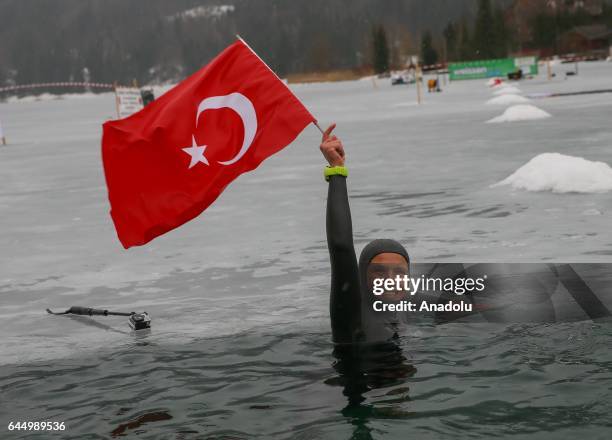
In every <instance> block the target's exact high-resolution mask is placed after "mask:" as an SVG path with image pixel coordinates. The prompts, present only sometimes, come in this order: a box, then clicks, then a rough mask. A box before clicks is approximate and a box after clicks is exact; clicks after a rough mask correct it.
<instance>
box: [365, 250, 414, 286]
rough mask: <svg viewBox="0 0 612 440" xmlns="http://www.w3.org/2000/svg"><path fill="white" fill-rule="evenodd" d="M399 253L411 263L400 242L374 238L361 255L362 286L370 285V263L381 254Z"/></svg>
mask: <svg viewBox="0 0 612 440" xmlns="http://www.w3.org/2000/svg"><path fill="white" fill-rule="evenodd" d="M387 253H388V254H398V255H401V256H402V257H404V258H405V259H406V261H407V262H408V264H409V265H410V256H409V255H408V252H407V251H406V249H405V248H404V246H402V245H401V244H400V243H398V242H397V241H395V240H374V241H373V242H371V243H369V244H368V245H367V246H366V247H365V248H363V251H361V255H360V257H359V282H360V283H361V288H362V289H364V288H366V286H367V285H368V278H367V277H368V265H369V264H370V262H371V261H372V260H373V259H374V258H375V257H376V256H377V255H380V254H387Z"/></svg>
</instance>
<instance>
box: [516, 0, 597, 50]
mask: <svg viewBox="0 0 612 440" xmlns="http://www.w3.org/2000/svg"><path fill="white" fill-rule="evenodd" d="M579 11H584V12H586V13H587V14H589V15H591V16H593V17H599V16H601V15H602V13H603V0H514V1H513V3H512V4H511V5H510V7H509V8H508V9H507V10H506V12H505V21H506V25H507V26H508V28H509V29H512V30H513V31H515V33H516V36H517V43H518V46H519V53H524V54H530V55H533V54H540V55H551V54H549V53H540V52H539V51H535V52H534V50H533V49H534V48H533V46H532V43H533V22H534V20H535V18H536V17H537V16H539V15H549V16H554V15H555V14H558V13H562V12H568V13H576V12H579Z"/></svg>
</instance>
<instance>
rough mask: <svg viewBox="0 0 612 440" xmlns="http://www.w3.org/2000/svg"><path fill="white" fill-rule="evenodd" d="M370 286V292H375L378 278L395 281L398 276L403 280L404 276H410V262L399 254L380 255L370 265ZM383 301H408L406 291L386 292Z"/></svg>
mask: <svg viewBox="0 0 612 440" xmlns="http://www.w3.org/2000/svg"><path fill="white" fill-rule="evenodd" d="M367 274H368V285H369V286H370V292H373V290H374V280H375V279H378V278H382V279H386V278H392V279H395V277H397V276H398V275H399V276H401V277H402V278H403V277H404V275H408V274H409V268H408V262H407V261H406V259H405V258H404V257H402V256H401V255H399V254H392V253H383V254H378V255H377V256H376V257H374V258H373V259H372V261H370V264H369V265H368V272H367ZM380 298H382V300H383V301H394V302H398V301H402V300H404V299H406V292H405V291H404V290H399V291H398V290H393V291H386V292H385V293H384V294H383V295H382V296H380Z"/></svg>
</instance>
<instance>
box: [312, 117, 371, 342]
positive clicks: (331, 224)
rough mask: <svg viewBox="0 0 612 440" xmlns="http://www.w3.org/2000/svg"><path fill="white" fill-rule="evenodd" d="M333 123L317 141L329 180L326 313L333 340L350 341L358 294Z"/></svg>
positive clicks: (356, 323) (356, 327)
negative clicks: (328, 280)
mask: <svg viewBox="0 0 612 440" xmlns="http://www.w3.org/2000/svg"><path fill="white" fill-rule="evenodd" d="M335 127H336V125H335V124H333V125H331V126H330V127H329V128H328V129H327V130H325V132H324V133H323V139H322V141H321V152H322V153H323V156H324V157H325V159H326V160H327V162H328V163H329V165H330V166H329V167H328V168H327V169H326V173H325V175H326V179H327V180H328V182H329V189H328V196H327V220H326V229H327V245H328V248H329V256H330V262H331V272H332V277H331V278H332V279H331V296H330V315H331V324H332V335H333V339H334V342H336V343H352V342H355V341H356V337H357V335H358V333H359V331H360V328H361V294H360V287H359V270H358V265H357V257H356V255H355V247H354V245H353V225H352V221H351V209H350V206H349V200H348V193H347V188H346V175H347V172H346V168H344V164H345V153H344V146H343V145H342V141H340V139H338V138H337V137H336V136H334V135H332V131H333V130H334V128H335Z"/></svg>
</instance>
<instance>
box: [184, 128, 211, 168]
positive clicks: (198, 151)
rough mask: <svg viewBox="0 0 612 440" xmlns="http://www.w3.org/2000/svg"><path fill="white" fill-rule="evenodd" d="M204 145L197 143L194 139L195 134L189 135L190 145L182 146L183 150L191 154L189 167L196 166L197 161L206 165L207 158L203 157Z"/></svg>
mask: <svg viewBox="0 0 612 440" xmlns="http://www.w3.org/2000/svg"><path fill="white" fill-rule="evenodd" d="M206 147H207V146H206V145H198V143H197V142H196V140H195V136H194V135H191V147H188V148H183V151H184V152H185V153H187V154H188V155H190V156H191V163H190V164H189V169H191V168H193V167H194V166H196V165H197V164H198V163H199V162H202V163H203V164H206V165H208V160H207V159H206V158H205V157H204V151H205V150H206Z"/></svg>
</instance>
